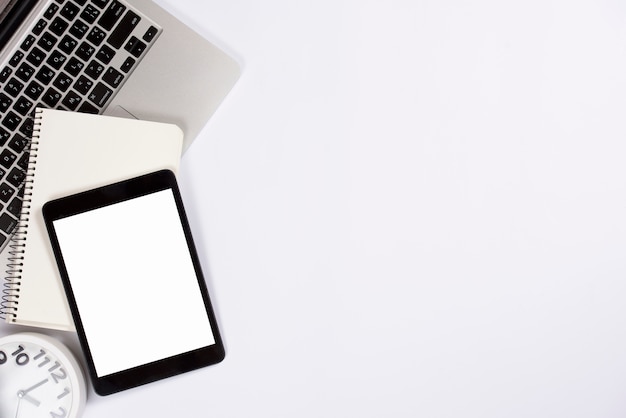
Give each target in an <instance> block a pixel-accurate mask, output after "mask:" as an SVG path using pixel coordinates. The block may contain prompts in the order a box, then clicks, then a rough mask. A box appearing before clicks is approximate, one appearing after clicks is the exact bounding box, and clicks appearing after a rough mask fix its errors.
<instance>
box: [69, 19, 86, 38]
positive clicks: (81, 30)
mask: <svg viewBox="0 0 626 418" xmlns="http://www.w3.org/2000/svg"><path fill="white" fill-rule="evenodd" d="M88 30H89V26H88V25H87V24H86V23H85V22H83V21H82V20H80V19H78V20H77V21H76V22H74V24H73V25H72V27H71V28H70V34H71V35H73V36H75V37H76V38H78V39H83V36H85V35H86V34H87V31H88Z"/></svg>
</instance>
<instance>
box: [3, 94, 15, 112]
mask: <svg viewBox="0 0 626 418" xmlns="http://www.w3.org/2000/svg"><path fill="white" fill-rule="evenodd" d="M12 103H13V99H11V98H10V97H9V96H7V95H6V94H4V93H2V92H0V112H2V113H4V112H6V111H7V110H9V108H10V107H11V104H12Z"/></svg>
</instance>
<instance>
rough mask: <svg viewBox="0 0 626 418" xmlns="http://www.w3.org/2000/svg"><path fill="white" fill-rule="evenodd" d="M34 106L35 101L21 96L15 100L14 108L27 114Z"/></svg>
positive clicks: (21, 113)
mask: <svg viewBox="0 0 626 418" xmlns="http://www.w3.org/2000/svg"><path fill="white" fill-rule="evenodd" d="M32 107H33V102H31V101H30V100H28V99H27V98H26V97H20V98H19V99H17V102H15V106H13V109H14V110H15V111H16V112H17V113H19V114H20V115H22V116H26V115H27V114H28V112H29V111H30V109H31V108H32Z"/></svg>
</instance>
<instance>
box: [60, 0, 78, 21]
mask: <svg viewBox="0 0 626 418" xmlns="http://www.w3.org/2000/svg"><path fill="white" fill-rule="evenodd" d="M78 12H80V8H79V7H78V6H76V5H75V4H74V3H72V2H67V3H66V4H65V6H63V8H62V9H61V13H60V15H61V16H63V17H64V18H66V19H67V20H69V21H70V22H71V21H72V20H74V18H75V17H76V16H78Z"/></svg>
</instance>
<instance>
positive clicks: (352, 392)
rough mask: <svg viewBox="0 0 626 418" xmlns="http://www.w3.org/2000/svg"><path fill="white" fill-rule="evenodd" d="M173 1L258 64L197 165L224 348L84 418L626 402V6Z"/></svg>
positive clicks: (95, 401) (198, 233)
mask: <svg viewBox="0 0 626 418" xmlns="http://www.w3.org/2000/svg"><path fill="white" fill-rule="evenodd" d="M161 2H162V4H164V5H165V6H166V7H167V8H168V9H170V10H171V11H173V12H174V13H175V14H176V15H178V16H179V17H181V18H182V20H184V21H186V22H188V23H189V24H190V25H191V26H193V27H194V28H196V29H198V30H199V31H200V32H201V33H202V34H203V35H205V36H206V37H207V38H209V39H211V40H213V41H215V42H216V43H218V44H219V45H221V46H222V47H224V48H226V49H227V50H228V51H229V52H231V53H232V54H234V55H235V56H236V57H237V59H238V60H239V61H240V62H241V64H242V67H243V74H242V77H241V79H240V81H239V82H238V84H237V85H236V87H235V89H234V90H233V91H232V93H231V94H230V95H229V97H228V98H227V100H226V101H225V102H224V104H223V105H222V106H221V107H220V109H219V110H218V112H217V113H216V114H215V116H214V117H213V118H212V120H211V121H210V122H209V124H208V125H207V126H206V129H205V130H204V131H203V133H202V135H201V136H200V137H199V138H198V140H197V141H196V143H194V145H193V146H192V147H191V149H190V150H189V151H188V153H187V154H186V155H185V156H184V158H183V161H182V168H181V170H182V171H181V175H180V182H181V188H182V192H183V195H184V199H185V203H186V206H187V210H188V212H189V216H190V222H191V224H192V228H193V231H194V235H195V238H196V241H197V245H198V247H199V252H200V255H201V258H202V263H203V266H204V268H205V273H206V276H207V282H208V285H209V288H210V291H211V294H212V298H213V302H214V304H215V310H216V313H217V316H218V318H219V322H220V324H221V328H222V332H223V336H224V340H225V343H226V349H227V357H226V360H225V361H224V362H223V363H221V364H219V365H217V366H212V367H209V368H206V369H202V370H199V371H196V372H192V373H188V374H185V375H182V376H179V377H175V378H171V379H168V380H165V381H162V382H158V383H154V384H150V385H147V386H144V387H141V388H138V389H133V390H130V391H127V392H124V393H120V394H117V395H112V396H109V397H98V396H97V395H95V394H94V393H93V392H92V393H90V396H89V399H88V403H87V408H86V411H85V414H84V417H85V418H103V417H111V416H115V417H138V416H143V417H151V418H158V417H171V416H176V417H213V418H227V417H228V418H231V417H232V418H249V417H259V418H260V417H272V418H277V417H285V418H294V417H299V418H306V417H311V418H319V417H325V418H328V417H342V418H343V417H360V418H365V417H464V418H474V417H476V418H478V417H480V418H501V417H508V418H514V417H524V418H526V417H536V418H538V417H545V418H553V417H568V418H574V417H603V418H607V417H623V416H624V415H626V396H625V394H626V303H625V301H626V262H625V260H626V123H625V122H624V121H625V120H626V119H625V117H624V116H625V115H626V26H625V25H624V22H625V21H626V7H625V6H624V3H623V2H620V1H616V0H607V1H597V0H580V1H565V0H562V1H557V0H541V1H536V0H530V1H524V2H497V1H486V0H478V1H475V2H465V1H458V0H453V1H447V2H440V1H424V0H417V1H416V0H390V1H384V2H382V1H380V2H377V1H363V0H332V1H331V0H317V1H303V2H302V1H301V2H293V1H287V0H274V1H270V2H254V1H217V0H207V1H204V2H198V1H196V0H176V1H173V0H161ZM505 3H506V4H505ZM175 311H176V301H175V299H173V300H172V306H169V307H164V309H163V314H164V315H170V314H171V313H172V312H175ZM17 330H22V328H15V327H11V328H8V327H7V326H0V334H1V335H4V334H7V333H9V332H14V331H17ZM29 330H31V329H29ZM163 332H164V334H167V329H164V330H163ZM60 338H62V339H64V340H66V341H68V342H69V343H70V345H72V343H73V335H71V334H67V333H62V335H61V337H60Z"/></svg>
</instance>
